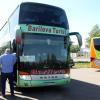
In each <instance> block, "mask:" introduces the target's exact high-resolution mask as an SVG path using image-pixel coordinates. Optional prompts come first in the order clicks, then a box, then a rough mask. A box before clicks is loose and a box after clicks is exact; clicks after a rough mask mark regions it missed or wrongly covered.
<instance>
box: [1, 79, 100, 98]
mask: <svg viewBox="0 0 100 100" xmlns="http://www.w3.org/2000/svg"><path fill="white" fill-rule="evenodd" d="M0 94H1V84H0ZM0 100H100V86H97V85H93V84H90V83H85V82H82V81H78V80H74V79H72V81H71V84H70V85H69V87H67V86H58V87H57V86H56V87H54V86H50V87H40V88H15V97H11V96H10V93H9V92H7V93H6V98H5V99H3V98H2V97H1V96H0Z"/></svg>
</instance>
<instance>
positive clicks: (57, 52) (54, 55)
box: [22, 34, 67, 63]
mask: <svg viewBox="0 0 100 100" xmlns="http://www.w3.org/2000/svg"><path fill="white" fill-rule="evenodd" d="M22 48H23V50H22V56H29V57H32V58H34V60H33V61H34V62H35V63H40V62H50V61H52V62H55V63H56V62H58V63H60V62H64V63H65V62H66V59H67V50H66V48H65V47H64V36H55V35H43V34H42V35H35V34H24V35H23V47H22Z"/></svg>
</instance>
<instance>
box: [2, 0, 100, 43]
mask: <svg viewBox="0 0 100 100" xmlns="http://www.w3.org/2000/svg"><path fill="white" fill-rule="evenodd" d="M0 1H1V0H0ZM22 1H32V2H40V3H46V4H51V5H56V6H59V7H61V8H63V9H64V10H65V11H66V14H67V17H68V21H69V26H70V32H72V31H76V32H79V33H80V34H81V35H82V38H83V45H84V41H85V39H86V37H87V36H88V33H89V32H90V31H91V29H92V28H93V26H94V25H95V24H100V0H2V1H1V3H0V27H1V26H2V24H3V23H4V22H5V21H6V20H7V18H8V17H9V15H10V14H11V13H12V11H13V10H14V9H15V8H16V6H17V5H18V4H19V3H20V2H22Z"/></svg>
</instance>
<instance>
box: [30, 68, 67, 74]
mask: <svg viewBox="0 0 100 100" xmlns="http://www.w3.org/2000/svg"><path fill="white" fill-rule="evenodd" d="M65 73H66V70H52V69H48V70H32V71H31V74H33V75H47V74H65Z"/></svg>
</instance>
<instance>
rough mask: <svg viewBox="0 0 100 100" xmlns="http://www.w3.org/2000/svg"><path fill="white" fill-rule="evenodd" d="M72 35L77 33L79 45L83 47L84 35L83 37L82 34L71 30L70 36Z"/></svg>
mask: <svg viewBox="0 0 100 100" xmlns="http://www.w3.org/2000/svg"><path fill="white" fill-rule="evenodd" d="M70 35H75V36H76V37H77V39H78V43H79V46H80V47H81V46H82V37H81V35H80V34H79V33H78V32H71V33H69V36H70Z"/></svg>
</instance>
